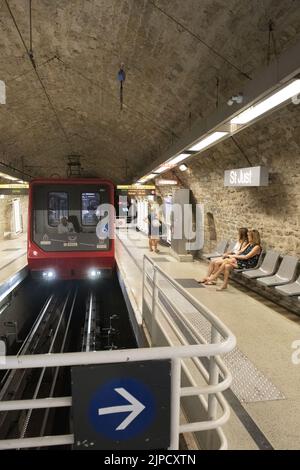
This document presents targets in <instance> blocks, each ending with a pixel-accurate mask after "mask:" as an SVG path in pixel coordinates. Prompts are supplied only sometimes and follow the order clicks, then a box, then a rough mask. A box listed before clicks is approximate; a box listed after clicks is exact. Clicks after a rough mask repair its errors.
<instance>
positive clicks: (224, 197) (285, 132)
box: [159, 104, 300, 257]
mask: <svg viewBox="0 0 300 470" xmlns="http://www.w3.org/2000/svg"><path fill="white" fill-rule="evenodd" d="M235 139H236V141H237V142H238V144H239V146H240V147H241V148H242V150H243V152H244V153H245V155H246V157H245V156H244V155H243V154H242V152H241V151H240V150H239V149H238V147H237V146H236V145H235V143H234V142H233V141H232V140H231V139H228V140H227V141H225V142H223V143H220V144H219V145H217V146H215V147H213V148H212V149H211V150H208V151H207V152H205V153H203V154H200V155H198V156H195V157H193V158H191V159H190V160H189V161H188V163H187V165H188V167H189V169H188V170H187V171H186V172H183V173H182V172H180V171H178V170H176V172H175V173H176V174H177V175H178V177H179V178H180V180H181V183H182V185H183V186H185V187H189V188H190V189H191V190H192V192H193V195H194V197H195V200H196V201H197V202H200V203H204V206H205V213H206V217H205V220H206V222H205V225H206V226H205V250H210V249H211V248H212V247H214V246H215V243H216V242H215V241H213V240H210V237H209V226H208V216H207V213H211V214H212V216H213V219H214V223H215V228H216V234H217V240H220V239H222V238H228V239H230V238H235V237H236V232H237V229H238V227H242V226H246V227H252V228H256V229H258V230H259V231H260V233H261V236H262V241H263V246H264V247H266V248H274V249H276V250H279V251H280V252H282V253H287V254H293V255H297V256H299V257H300V106H299V105H298V106H296V105H293V104H291V105H289V106H288V107H286V108H283V109H282V110H280V111H277V112H275V113H274V114H273V115H271V116H269V117H267V118H265V119H263V120H262V121H261V122H259V123H257V124H256V125H254V126H251V127H249V128H248V129H246V130H244V131H243V132H241V133H239V134H237V135H236V136H235ZM246 158H248V159H249V160H250V162H251V163H252V165H254V166H256V165H265V166H267V167H268V169H269V171H270V182H269V186H268V187H261V188H233V189H232V188H225V187H224V171H225V170H229V169H233V168H242V167H248V166H249V163H248V162H247V159H246ZM164 176H165V175H164ZM159 191H160V192H161V193H162V194H163V193H164V191H167V192H170V187H168V188H159Z"/></svg>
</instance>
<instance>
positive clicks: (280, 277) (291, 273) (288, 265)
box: [257, 256, 298, 287]
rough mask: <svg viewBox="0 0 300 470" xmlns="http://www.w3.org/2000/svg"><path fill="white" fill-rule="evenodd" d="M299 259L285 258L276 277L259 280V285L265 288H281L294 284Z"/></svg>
mask: <svg viewBox="0 0 300 470" xmlns="http://www.w3.org/2000/svg"><path fill="white" fill-rule="evenodd" d="M297 264H298V259H297V258H295V257H294V256H284V257H283V259H282V262H281V264H280V267H279V269H278V271H277V273H276V274H275V275H274V276H269V277H265V278H263V279H257V282H258V284H261V285H262V286H265V287H274V286H280V285H283V284H288V283H289V282H292V281H293V280H294V278H295V276H296V270H297Z"/></svg>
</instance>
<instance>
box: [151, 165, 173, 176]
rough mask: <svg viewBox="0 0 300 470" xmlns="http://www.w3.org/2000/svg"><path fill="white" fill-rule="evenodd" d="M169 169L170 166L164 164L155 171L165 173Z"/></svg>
mask: <svg viewBox="0 0 300 470" xmlns="http://www.w3.org/2000/svg"><path fill="white" fill-rule="evenodd" d="M168 170H170V167H169V166H166V165H164V166H160V167H159V168H157V169H156V170H154V171H155V173H157V174H160V173H164V172H165V171H168Z"/></svg>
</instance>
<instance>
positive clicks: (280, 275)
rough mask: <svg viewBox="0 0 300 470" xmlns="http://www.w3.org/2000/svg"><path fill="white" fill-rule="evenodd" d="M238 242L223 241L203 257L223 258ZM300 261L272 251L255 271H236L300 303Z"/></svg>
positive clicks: (262, 257) (265, 255) (268, 251)
mask: <svg viewBox="0 0 300 470" xmlns="http://www.w3.org/2000/svg"><path fill="white" fill-rule="evenodd" d="M235 243H236V242H230V243H229V244H228V241H227V240H222V241H220V243H219V244H218V245H217V247H216V249H215V251H214V252H212V253H208V254H206V255H203V257H204V258H206V259H212V258H216V257H219V256H222V255H223V254H224V253H225V252H231V251H232V249H233V247H234V246H235ZM298 263H299V259H298V258H297V257H295V256H289V255H285V256H282V255H281V254H280V253H278V252H276V251H272V250H267V251H266V252H262V254H261V256H260V259H259V261H258V265H257V266H256V268H253V269H246V270H235V271H236V272H241V274H242V276H244V277H245V278H247V279H252V280H255V281H257V283H258V284H259V285H260V286H262V287H266V288H270V287H274V288H275V289H276V292H277V293H278V294H281V295H283V296H288V297H292V296H293V298H295V296H299V297H298V300H299V301H300V275H298V277H297V274H298V270H299V264H298Z"/></svg>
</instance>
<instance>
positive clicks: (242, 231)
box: [199, 227, 249, 284]
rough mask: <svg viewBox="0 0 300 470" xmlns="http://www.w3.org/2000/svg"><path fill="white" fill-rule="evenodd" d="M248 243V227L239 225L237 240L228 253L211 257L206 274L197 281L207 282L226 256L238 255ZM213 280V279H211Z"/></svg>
mask: <svg viewBox="0 0 300 470" xmlns="http://www.w3.org/2000/svg"><path fill="white" fill-rule="evenodd" d="M248 245H249V241H248V229H247V228H246V227H241V228H239V233H238V240H237V242H236V244H235V246H234V247H233V249H232V251H231V252H230V253H229V252H228V253H224V255H223V256H220V257H218V258H213V259H212V260H211V261H210V263H209V265H208V270H207V274H206V276H205V277H204V278H203V279H202V280H201V281H199V284H202V283H203V282H207V281H208V278H209V277H210V276H211V275H212V274H214V273H216V272H217V271H218V269H219V267H220V266H221V264H222V263H223V261H224V259H226V258H228V257H229V256H230V255H240V254H242V253H243V251H244V250H245V249H246V248H247V246H248ZM212 282H213V281H212Z"/></svg>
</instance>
